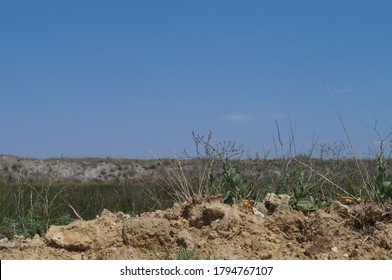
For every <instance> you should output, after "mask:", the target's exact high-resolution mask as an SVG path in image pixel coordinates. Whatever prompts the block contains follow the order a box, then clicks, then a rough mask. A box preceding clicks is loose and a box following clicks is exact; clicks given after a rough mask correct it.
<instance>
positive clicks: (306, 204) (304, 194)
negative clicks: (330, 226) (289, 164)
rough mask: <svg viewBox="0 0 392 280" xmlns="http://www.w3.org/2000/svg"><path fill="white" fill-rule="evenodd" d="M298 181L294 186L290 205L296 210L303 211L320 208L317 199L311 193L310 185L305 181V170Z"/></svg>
mask: <svg viewBox="0 0 392 280" xmlns="http://www.w3.org/2000/svg"><path fill="white" fill-rule="evenodd" d="M297 176H298V183H297V184H296V185H295V186H294V187H293V188H292V192H293V194H292V196H291V198H290V201H289V205H290V206H291V207H292V208H293V209H296V210H300V211H303V212H309V211H315V210H317V209H319V206H318V205H317V203H316V199H315V198H314V197H313V196H312V195H311V194H310V189H311V188H310V187H309V186H307V184H306V183H305V182H304V172H300V173H299V175H297Z"/></svg>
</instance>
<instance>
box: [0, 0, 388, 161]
mask: <svg viewBox="0 0 392 280" xmlns="http://www.w3.org/2000/svg"><path fill="white" fill-rule="evenodd" d="M391 12H392V3H391V2H390V1H230V0H226V1H218V0H209V1H183V0H182V1H172V0H168V1H148V0H145V1H141V0H140V1H136V0H135V1H97V0H95V1H73V0H69V1H39V0H37V1H17V0H13V1H0V97H1V103H0V104H1V110H0V127H1V131H2V133H1V136H0V154H13V155H17V156H22V157H38V158H48V157H60V156H61V155H63V156H66V157H85V156H92V157H100V156H109V157H126V158H129V157H131V158H152V157H154V155H156V156H174V154H175V153H176V152H177V153H179V152H180V151H181V150H183V149H188V150H190V151H192V149H193V142H192V131H196V132H197V133H199V134H206V133H208V131H209V130H211V131H212V132H213V139H214V141H215V142H219V141H224V140H233V141H236V142H237V143H239V144H243V145H244V146H245V147H246V148H247V149H248V150H249V153H250V155H255V153H257V152H259V153H260V154H262V153H263V147H264V149H272V151H271V155H274V154H275V152H274V141H273V137H275V139H276V137H277V130H276V124H275V121H277V122H278V124H279V128H280V132H281V135H282V140H284V142H285V143H286V144H287V142H288V141H289V133H290V127H289V123H290V121H291V123H292V127H293V129H294V135H295V143H296V148H297V152H301V151H302V152H306V151H308V150H309V148H310V145H311V143H312V139H313V136H314V135H315V136H316V137H317V138H318V143H329V144H333V143H334V142H335V141H341V140H343V141H344V140H345V139H346V137H345V134H344V131H343V129H342V126H341V124H340V122H339V118H338V116H337V114H336V112H335V109H334V106H333V104H332V102H331V98H330V96H329V94H328V91H327V87H329V88H330V90H331V91H330V93H331V94H333V96H334V98H335V100H336V102H337V104H338V106H339V109H340V111H341V114H342V116H343V120H344V122H345V125H346V127H347V128H348V131H349V134H350V137H351V138H352V140H353V144H354V147H355V150H356V152H357V154H359V155H361V154H363V153H365V152H367V151H368V148H369V147H370V148H371V147H372V145H373V143H375V141H376V140H377V135H375V134H374V133H373V132H372V130H371V129H369V127H368V126H374V123H375V121H376V120H377V127H378V129H379V131H380V133H381V134H382V135H387V134H388V133H389V132H390V131H391V126H392V115H391V109H390V107H391V104H392V55H391V50H392V17H391V16H390V15H391ZM317 69H319V70H317ZM318 71H320V72H321V73H322V74H321V75H322V76H323V77H321V76H320V75H319V72H318ZM323 79H325V81H326V83H327V86H326V85H325V84H324V82H323Z"/></svg>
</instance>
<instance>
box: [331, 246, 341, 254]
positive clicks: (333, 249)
mask: <svg viewBox="0 0 392 280" xmlns="http://www.w3.org/2000/svg"><path fill="white" fill-rule="evenodd" d="M331 251H332V252H334V253H337V252H338V251H339V250H338V247H336V246H334V247H332V248H331Z"/></svg>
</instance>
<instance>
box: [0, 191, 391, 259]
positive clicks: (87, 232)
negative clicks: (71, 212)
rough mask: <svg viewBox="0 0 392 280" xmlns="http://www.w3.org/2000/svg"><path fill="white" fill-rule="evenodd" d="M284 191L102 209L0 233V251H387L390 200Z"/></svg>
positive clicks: (344, 255) (334, 254)
mask: <svg viewBox="0 0 392 280" xmlns="http://www.w3.org/2000/svg"><path fill="white" fill-rule="evenodd" d="M286 202H287V198H286V197H284V196H280V197H279V196H276V195H273V194H271V195H269V196H267V198H266V200H265V201H264V202H263V203H256V204H255V205H252V204H250V206H249V205H248V204H242V205H233V206H230V205H227V204H223V203H222V198H221V197H219V196H216V197H210V198H207V199H202V198H197V197H193V198H191V199H189V200H188V201H187V202H186V203H184V204H181V205H180V204H174V206H173V207H172V208H170V209H167V210H165V211H155V212H148V213H144V214H141V215H140V216H137V217H131V216H129V215H125V214H123V213H121V212H119V213H111V212H109V211H108V210H104V211H103V212H102V213H101V215H100V216H98V217H97V218H96V219H94V220H90V221H80V220H78V221H74V222H73V223H71V224H69V225H67V226H51V227H50V228H49V230H48V232H47V233H46V235H45V237H39V236H35V237H34V238H32V239H29V238H27V239H26V238H23V237H20V236H16V237H15V238H14V239H12V240H7V239H2V240H0V259H176V258H177V257H178V255H179V252H180V250H181V249H182V248H185V249H187V250H192V249H195V252H196V254H197V256H198V257H199V258H210V259H390V258H391V257H392V219H391V209H392V206H391V205H390V204H357V205H353V206H347V205H342V204H340V203H339V202H336V203H334V204H332V205H331V206H330V207H329V208H326V209H323V210H319V211H316V212H312V213H308V214H304V213H302V212H298V211H293V210H291V209H290V207H289V206H288V205H287V203H286Z"/></svg>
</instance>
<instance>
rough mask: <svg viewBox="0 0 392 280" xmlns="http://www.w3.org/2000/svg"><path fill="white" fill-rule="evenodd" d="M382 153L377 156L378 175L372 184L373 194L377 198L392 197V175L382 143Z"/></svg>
mask: <svg viewBox="0 0 392 280" xmlns="http://www.w3.org/2000/svg"><path fill="white" fill-rule="evenodd" d="M380 146H381V150H380V154H379V155H378V156H377V159H376V164H377V175H376V178H375V180H374V183H373V185H371V186H370V189H371V195H372V198H373V199H376V200H391V199H392V183H391V182H392V175H391V174H389V172H388V166H387V162H386V160H385V158H384V153H383V148H382V144H381V145H380Z"/></svg>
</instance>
